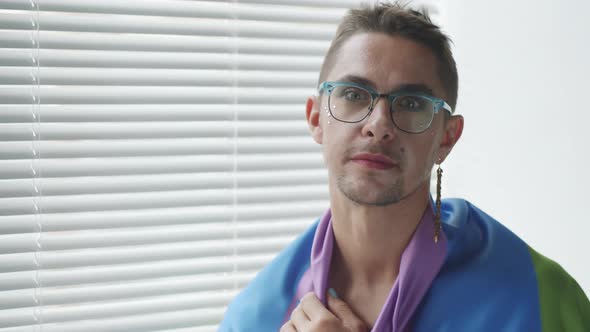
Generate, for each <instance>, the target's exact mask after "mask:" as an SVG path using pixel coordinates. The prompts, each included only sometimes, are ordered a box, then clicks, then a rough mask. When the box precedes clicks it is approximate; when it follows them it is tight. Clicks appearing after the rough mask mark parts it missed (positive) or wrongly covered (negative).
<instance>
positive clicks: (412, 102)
mask: <svg viewBox="0 0 590 332" xmlns="http://www.w3.org/2000/svg"><path fill="white" fill-rule="evenodd" d="M400 106H402V107H404V108H410V109H415V108H420V101H419V100H417V99H416V98H411V97H406V98H403V99H402V100H401V102H400Z"/></svg>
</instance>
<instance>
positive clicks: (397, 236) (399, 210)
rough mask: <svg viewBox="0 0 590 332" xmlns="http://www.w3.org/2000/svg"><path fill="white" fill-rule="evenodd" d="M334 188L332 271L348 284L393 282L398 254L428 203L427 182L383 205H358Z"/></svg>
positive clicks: (408, 239)
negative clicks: (395, 201)
mask: <svg viewBox="0 0 590 332" xmlns="http://www.w3.org/2000/svg"><path fill="white" fill-rule="evenodd" d="M334 189H336V190H335V191H336V192H333V193H332V192H331V207H332V227H333V231H334V240H335V241H334V249H333V256H332V264H331V268H330V270H331V271H330V272H331V274H332V275H334V276H338V275H340V276H342V277H343V278H342V279H348V280H340V281H341V282H344V283H346V284H349V285H350V286H352V285H384V284H388V283H390V284H391V285H393V282H394V281H395V278H396V277H397V274H398V271H399V265H400V260H401V255H402V253H403V251H404V249H405V248H406V246H407V245H408V243H409V242H410V239H411V238H412V235H413V234H414V231H415V230H416V227H417V226H418V223H419V222H420V220H421V217H422V215H423V213H424V211H425V209H426V207H427V206H428V205H429V199H430V198H429V192H428V186H427V185H426V184H425V185H423V186H422V187H421V188H419V189H418V190H416V191H415V192H414V193H412V194H411V195H409V196H408V197H406V198H404V199H403V200H401V201H400V202H398V203H396V204H390V205H387V206H383V207H380V206H365V205H358V204H357V203H354V202H352V201H350V200H349V199H348V198H346V197H345V196H344V195H343V194H342V193H340V192H339V191H338V189H337V188H334ZM332 272H333V273H332ZM344 276H345V277H344Z"/></svg>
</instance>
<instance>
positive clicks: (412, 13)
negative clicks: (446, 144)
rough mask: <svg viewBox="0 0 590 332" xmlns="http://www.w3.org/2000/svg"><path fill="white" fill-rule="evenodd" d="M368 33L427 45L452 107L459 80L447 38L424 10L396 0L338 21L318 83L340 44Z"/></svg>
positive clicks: (354, 12)
mask: <svg viewBox="0 0 590 332" xmlns="http://www.w3.org/2000/svg"><path fill="white" fill-rule="evenodd" d="M369 32H374V33H383V34H386V35H388V36H392V37H404V38H407V39H410V40H413V41H414V42H417V43H419V44H422V45H424V46H425V47H427V48H429V49H430V50H431V51H432V53H433V54H434V55H435V56H436V58H437V60H438V75H439V76H440V79H441V81H442V82H443V83H444V87H445V94H446V99H447V102H448V103H449V104H450V105H451V107H452V108H453V109H455V106H456V105H457V92H458V88H459V83H458V81H459V80H458V75H457V66H456V64H455V59H454V58H453V54H452V52H451V46H450V39H449V38H448V37H447V36H446V35H445V34H444V33H442V32H441V30H440V28H439V27H438V26H437V25H435V24H433V23H432V21H431V20H430V17H429V16H428V13H427V12H426V11H422V12H419V11H416V10H413V9H410V8H406V5H404V4H401V3H399V2H395V3H383V4H380V5H378V6H375V7H363V8H360V9H351V10H350V11H349V13H348V14H347V15H346V16H344V18H343V19H342V21H341V22H340V25H339V26H338V30H337V31H336V36H335V37H334V39H333V40H332V44H331V45H330V48H329V49H328V52H327V53H326V56H325V57H324V62H323V64H322V68H321V70H320V76H319V81H318V83H321V82H323V81H325V78H326V75H327V74H328V72H329V71H330V69H331V68H332V66H333V65H334V60H335V59H336V58H337V57H338V52H339V51H340V48H341V47H342V44H344V42H346V41H347V40H348V39H349V38H350V37H352V36H354V35H356V34H359V33H369Z"/></svg>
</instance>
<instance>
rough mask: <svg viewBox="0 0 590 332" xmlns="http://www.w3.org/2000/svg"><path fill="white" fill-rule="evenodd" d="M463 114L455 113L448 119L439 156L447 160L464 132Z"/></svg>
mask: <svg viewBox="0 0 590 332" xmlns="http://www.w3.org/2000/svg"><path fill="white" fill-rule="evenodd" d="M463 121H464V120H463V116H461V115H453V116H451V117H450V118H448V119H447V121H446V122H445V124H444V128H443V130H444V131H443V137H442V139H441V141H440V145H439V148H438V153H439V158H440V159H442V160H445V159H446V158H447V156H448V155H449V153H451V150H452V149H453V147H454V146H455V144H457V141H459V138H461V134H462V133H463Z"/></svg>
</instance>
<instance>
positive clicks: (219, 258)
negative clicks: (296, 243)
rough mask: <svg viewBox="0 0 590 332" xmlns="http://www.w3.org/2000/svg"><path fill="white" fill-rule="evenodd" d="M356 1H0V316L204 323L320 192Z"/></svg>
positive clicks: (42, 322)
mask: <svg viewBox="0 0 590 332" xmlns="http://www.w3.org/2000/svg"><path fill="white" fill-rule="evenodd" d="M358 2H359V1H356V0H354V1H353V0H325V1H315V0H299V1H294V0H292V1H288V0H283V1H280V0H279V1H274V0H273V1H269V0H252V1H179V0H149V1H148V0H146V1H134V0H127V1H116V0H103V1H85V0H0V332H25V331H27V332H28V331H48V332H58V331H59V332H70V331H72V332H73V331H75V332H79V331H85V332H94V331H96V332H102V331H109V332H115V331H125V332H133V331H160V332H164V331H166V332H184V331H196V332H204V331H215V330H216V329H217V326H218V324H219V322H220V320H221V319H222V316H223V313H224V311H225V307H226V305H227V303H228V302H229V301H230V300H231V298H233V296H235V294H236V293H237V292H238V291H239V290H240V289H241V288H242V287H243V286H244V285H245V284H247V282H248V281H249V280H251V278H252V277H253V276H254V275H255V274H256V272H257V271H258V270H259V269H260V268H261V267H262V266H264V265H265V264H266V263H267V262H269V261H270V259H272V258H273V257H274V256H275V255H276V253H277V252H278V251H279V250H280V249H282V248H283V247H284V246H285V245H286V244H288V243H289V242H290V241H292V240H293V238H294V237H295V236H296V235H297V234H299V233H301V232H302V231H303V230H304V229H306V228H307V227H308V226H309V225H310V224H311V223H312V222H313V221H314V220H315V219H316V218H317V217H318V216H319V215H320V214H321V213H322V212H323V211H324V210H325V209H326V208H327V207H328V192H327V173H326V170H325V169H324V167H323V162H322V157H321V153H320V150H319V147H318V146H317V145H316V144H315V143H314V142H313V140H312V139H311V137H309V134H308V129H307V125H306V123H305V116H304V109H305V100H306V97H307V96H308V95H310V94H314V93H315V87H316V80H317V75H318V71H319V67H320V65H321V61H322V58H323V55H324V53H325V51H326V50H327V48H328V46H329V42H330V40H331V38H332V36H333V33H334V32H335V29H336V25H337V23H338V21H339V19H340V18H341V16H342V15H343V14H344V12H345V9H344V8H347V7H350V6H355V5H357V4H358Z"/></svg>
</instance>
